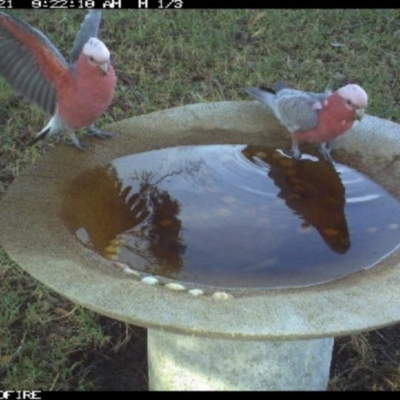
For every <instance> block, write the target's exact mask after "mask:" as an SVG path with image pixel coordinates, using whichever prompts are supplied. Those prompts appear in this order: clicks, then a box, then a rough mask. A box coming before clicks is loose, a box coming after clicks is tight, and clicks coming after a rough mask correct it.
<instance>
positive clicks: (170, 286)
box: [165, 282, 186, 290]
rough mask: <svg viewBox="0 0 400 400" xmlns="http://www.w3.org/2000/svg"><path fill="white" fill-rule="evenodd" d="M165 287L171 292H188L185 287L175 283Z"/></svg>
mask: <svg viewBox="0 0 400 400" xmlns="http://www.w3.org/2000/svg"><path fill="white" fill-rule="evenodd" d="M165 287H166V288H168V289H171V290H186V288H185V286H183V285H181V284H180V283H174V282H170V283H167V284H166V285H165Z"/></svg>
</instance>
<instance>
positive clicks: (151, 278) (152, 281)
mask: <svg viewBox="0 0 400 400" xmlns="http://www.w3.org/2000/svg"><path fill="white" fill-rule="evenodd" d="M140 282H143V283H146V284H147V285H156V284H157V283H158V279H157V278H154V276H145V277H144V278H142V279H141V280H140Z"/></svg>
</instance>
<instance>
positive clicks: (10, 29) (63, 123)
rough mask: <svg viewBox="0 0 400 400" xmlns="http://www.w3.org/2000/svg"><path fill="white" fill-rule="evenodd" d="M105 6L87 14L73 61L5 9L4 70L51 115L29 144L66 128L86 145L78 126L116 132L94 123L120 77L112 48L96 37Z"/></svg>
mask: <svg viewBox="0 0 400 400" xmlns="http://www.w3.org/2000/svg"><path fill="white" fill-rule="evenodd" d="M100 21H101V11H100V10H91V11H89V12H88V13H87V15H86V17H85V19H84V21H83V23H82V25H81V28H80V30H79V32H78V33H77V35H76V38H75V42H74V45H73V48H72V50H71V53H70V62H69V63H68V62H67V61H66V60H65V58H64V57H63V56H62V54H61V53H60V52H59V50H58V49H57V48H56V47H55V46H54V45H53V44H52V43H51V41H50V40H49V39H48V38H47V37H46V36H45V35H44V34H43V33H42V32H40V31H39V30H37V29H35V28H33V27H32V26H30V25H29V24H27V23H26V22H24V21H22V20H21V19H19V18H16V17H13V16H10V15H8V14H5V13H0V54H1V57H0V75H1V76H2V77H3V78H5V80H6V81H7V82H8V83H9V84H10V85H11V86H12V87H13V88H14V89H15V90H17V91H18V92H19V93H21V94H22V95H23V96H24V97H25V98H26V99H28V100H29V101H31V102H33V103H36V104H37V105H38V106H39V107H41V108H42V109H43V110H44V111H45V112H47V113H49V114H50V115H51V119H50V121H49V122H48V124H47V125H46V126H45V127H44V128H43V129H42V130H41V131H40V132H39V133H38V134H37V135H36V136H35V138H34V139H33V140H32V141H31V143H30V144H34V143H36V142H38V141H39V140H41V139H44V138H47V137H50V136H53V135H59V134H61V133H64V132H65V133H67V134H68V135H69V136H70V137H71V140H72V143H73V144H74V145H75V146H76V147H78V148H79V149H84V146H83V145H82V144H81V143H80V141H79V139H78V138H77V137H76V136H75V131H76V130H78V129H80V128H83V127H88V128H89V129H88V131H89V134H91V135H95V136H98V137H107V136H112V134H110V133H108V132H102V131H100V130H98V129H97V128H95V126H94V123H95V122H96V120H97V119H98V118H99V117H100V116H101V115H102V114H103V113H104V112H105V111H106V109H107V108H108V106H109V105H110V103H111V101H112V99H113V95H114V89H115V83H116V76H115V71H114V68H113V66H112V65H111V62H110V52H109V50H108V49H107V47H106V46H105V44H104V43H103V42H102V41H100V40H99V39H98V37H97V34H98V30H99V25H100Z"/></svg>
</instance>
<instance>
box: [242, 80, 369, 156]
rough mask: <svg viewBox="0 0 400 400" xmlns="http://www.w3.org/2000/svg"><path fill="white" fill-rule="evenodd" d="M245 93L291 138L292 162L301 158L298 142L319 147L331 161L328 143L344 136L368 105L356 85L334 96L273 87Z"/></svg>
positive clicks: (363, 91)
mask: <svg viewBox="0 0 400 400" xmlns="http://www.w3.org/2000/svg"><path fill="white" fill-rule="evenodd" d="M246 91H247V92H248V93H249V94H251V95H252V96H254V97H255V98H257V99H258V100H260V101H262V102H264V103H266V104H267V105H268V106H269V108H270V109H271V110H272V111H273V112H274V114H275V116H276V117H277V118H278V120H279V121H280V122H281V124H282V125H284V126H285V127H286V129H287V130H288V131H289V132H290V133H291V134H292V153H293V158H296V159H298V158H300V157H301V152H300V149H299V143H300V142H310V143H318V144H319V145H320V146H319V147H320V151H321V153H322V155H323V156H324V158H325V159H326V160H328V161H332V158H331V155H330V141H331V140H333V139H335V138H336V137H337V136H339V135H342V134H343V133H345V132H347V131H348V130H349V129H350V128H351V127H352V126H353V123H354V121H355V120H356V119H358V120H360V119H361V118H362V116H363V114H364V109H365V108H366V107H367V104H368V96H367V93H366V92H365V90H364V89H363V88H362V87H360V86H358V85H355V84H350V85H346V86H343V87H341V88H340V89H338V90H337V91H336V92H333V93H331V92H326V93H311V92H302V91H300V90H294V89H290V88H287V87H285V86H284V85H283V84H282V83H280V82H278V83H276V84H275V87H274V89H266V90H262V89H258V88H250V89H246Z"/></svg>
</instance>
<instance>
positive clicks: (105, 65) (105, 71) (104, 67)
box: [99, 62, 108, 75]
mask: <svg viewBox="0 0 400 400" xmlns="http://www.w3.org/2000/svg"><path fill="white" fill-rule="evenodd" d="M99 68H100V69H101V71H102V72H103V74H104V75H107V74H108V62H104V63H101V64H99Z"/></svg>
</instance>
